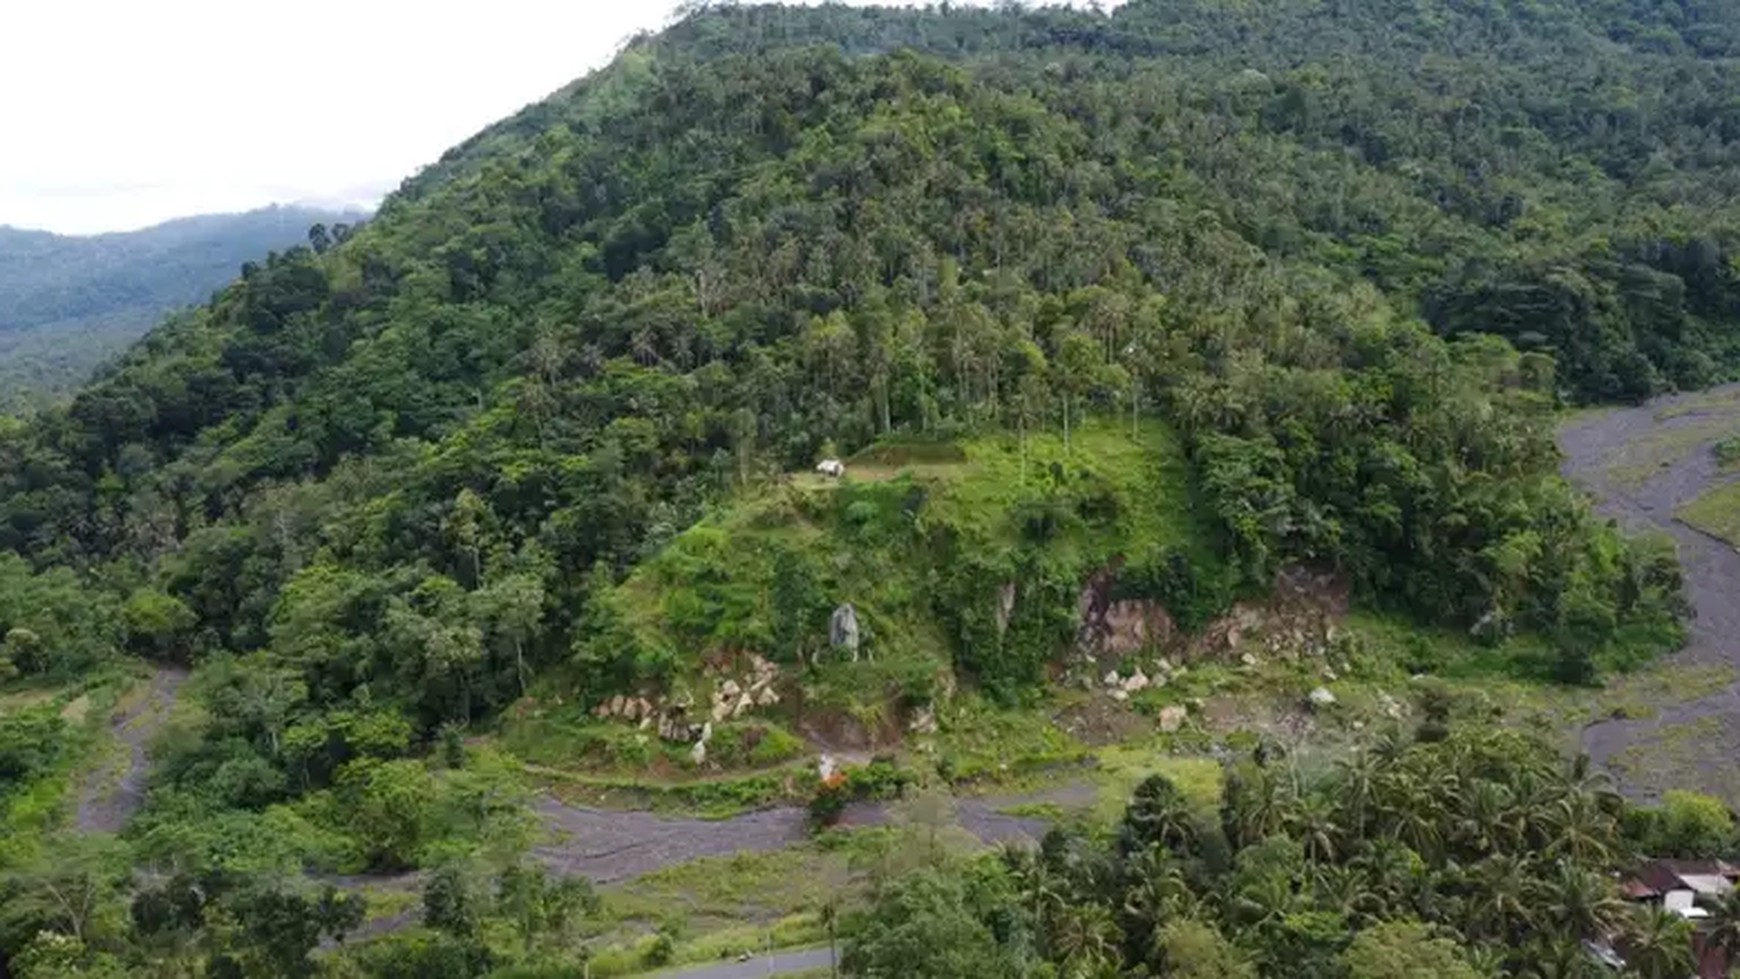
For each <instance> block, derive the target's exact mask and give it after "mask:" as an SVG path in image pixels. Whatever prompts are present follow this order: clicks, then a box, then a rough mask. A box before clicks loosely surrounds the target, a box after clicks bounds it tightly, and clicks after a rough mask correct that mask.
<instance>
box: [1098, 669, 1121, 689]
mask: <svg viewBox="0 0 1740 979" xmlns="http://www.w3.org/2000/svg"><path fill="white" fill-rule="evenodd" d="M1103 682H1104V683H1105V685H1106V686H1108V687H1121V686H1123V685H1124V678H1123V677H1121V676H1118V671H1117V670H1111V671H1109V672H1108V673H1106V675H1105V679H1104V681H1103Z"/></svg>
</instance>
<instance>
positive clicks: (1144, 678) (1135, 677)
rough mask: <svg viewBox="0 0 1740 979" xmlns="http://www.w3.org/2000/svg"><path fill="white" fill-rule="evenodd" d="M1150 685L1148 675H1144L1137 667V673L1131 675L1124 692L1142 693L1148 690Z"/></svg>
mask: <svg viewBox="0 0 1740 979" xmlns="http://www.w3.org/2000/svg"><path fill="white" fill-rule="evenodd" d="M1149 683H1150V681H1149V679H1148V675H1147V674H1146V673H1143V672H1142V670H1141V668H1140V667H1137V669H1136V672H1135V673H1133V674H1131V675H1130V678H1129V679H1128V680H1125V681H1124V692H1126V693H1141V692H1142V691H1144V690H1146V689H1148V686H1149Z"/></svg>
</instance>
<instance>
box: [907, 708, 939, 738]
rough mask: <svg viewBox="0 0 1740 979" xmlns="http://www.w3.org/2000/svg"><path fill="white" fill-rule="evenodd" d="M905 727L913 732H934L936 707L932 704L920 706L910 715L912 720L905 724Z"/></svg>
mask: <svg viewBox="0 0 1740 979" xmlns="http://www.w3.org/2000/svg"><path fill="white" fill-rule="evenodd" d="M906 729H907V730H908V731H911V732H912V733H913V734H925V735H929V734H935V733H936V730H937V727H936V708H935V707H934V706H925V707H920V708H919V709H918V711H917V712H916V713H915V714H913V715H912V722H911V723H909V724H907V726H906Z"/></svg>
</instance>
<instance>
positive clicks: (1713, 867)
mask: <svg viewBox="0 0 1740 979" xmlns="http://www.w3.org/2000/svg"><path fill="white" fill-rule="evenodd" d="M1736 879H1740V867H1736V866H1734V865H1733V864H1729V863H1724V862H1723V861H1721V860H1651V861H1649V862H1648V863H1646V864H1644V865H1643V866H1641V867H1639V868H1637V872H1636V873H1634V874H1632V875H1631V876H1630V877H1628V878H1626V879H1625V880H1623V881H1621V882H1620V884H1619V892H1620V893H1621V894H1623V895H1624V896H1625V897H1628V898H1630V899H1632V900H1643V899H1646V898H1652V897H1659V896H1661V895H1663V894H1666V893H1667V892H1669V891H1680V890H1684V891H1694V892H1696V893H1698V894H1726V893H1727V892H1728V891H1731V890H1733V889H1734V881H1735V880H1736Z"/></svg>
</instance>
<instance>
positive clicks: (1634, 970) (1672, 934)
mask: <svg viewBox="0 0 1740 979" xmlns="http://www.w3.org/2000/svg"><path fill="white" fill-rule="evenodd" d="M1624 947H1625V969H1626V972H1628V973H1629V974H1631V975H1635V976H1640V977H1642V979H1685V977H1687V976H1689V975H1691V974H1692V969H1693V959H1692V926H1691V925H1690V924H1688V923H1687V922H1686V919H1684V918H1682V917H1680V916H1679V915H1678V914H1675V913H1674V912H1672V911H1668V910H1665V909H1663V908H1659V907H1654V906H1651V907H1646V908H1642V909H1640V910H1639V912H1638V914H1637V915H1636V917H1635V918H1633V919H1632V922H1631V927H1630V928H1629V929H1627V931H1626V936H1625V946H1624Z"/></svg>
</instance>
